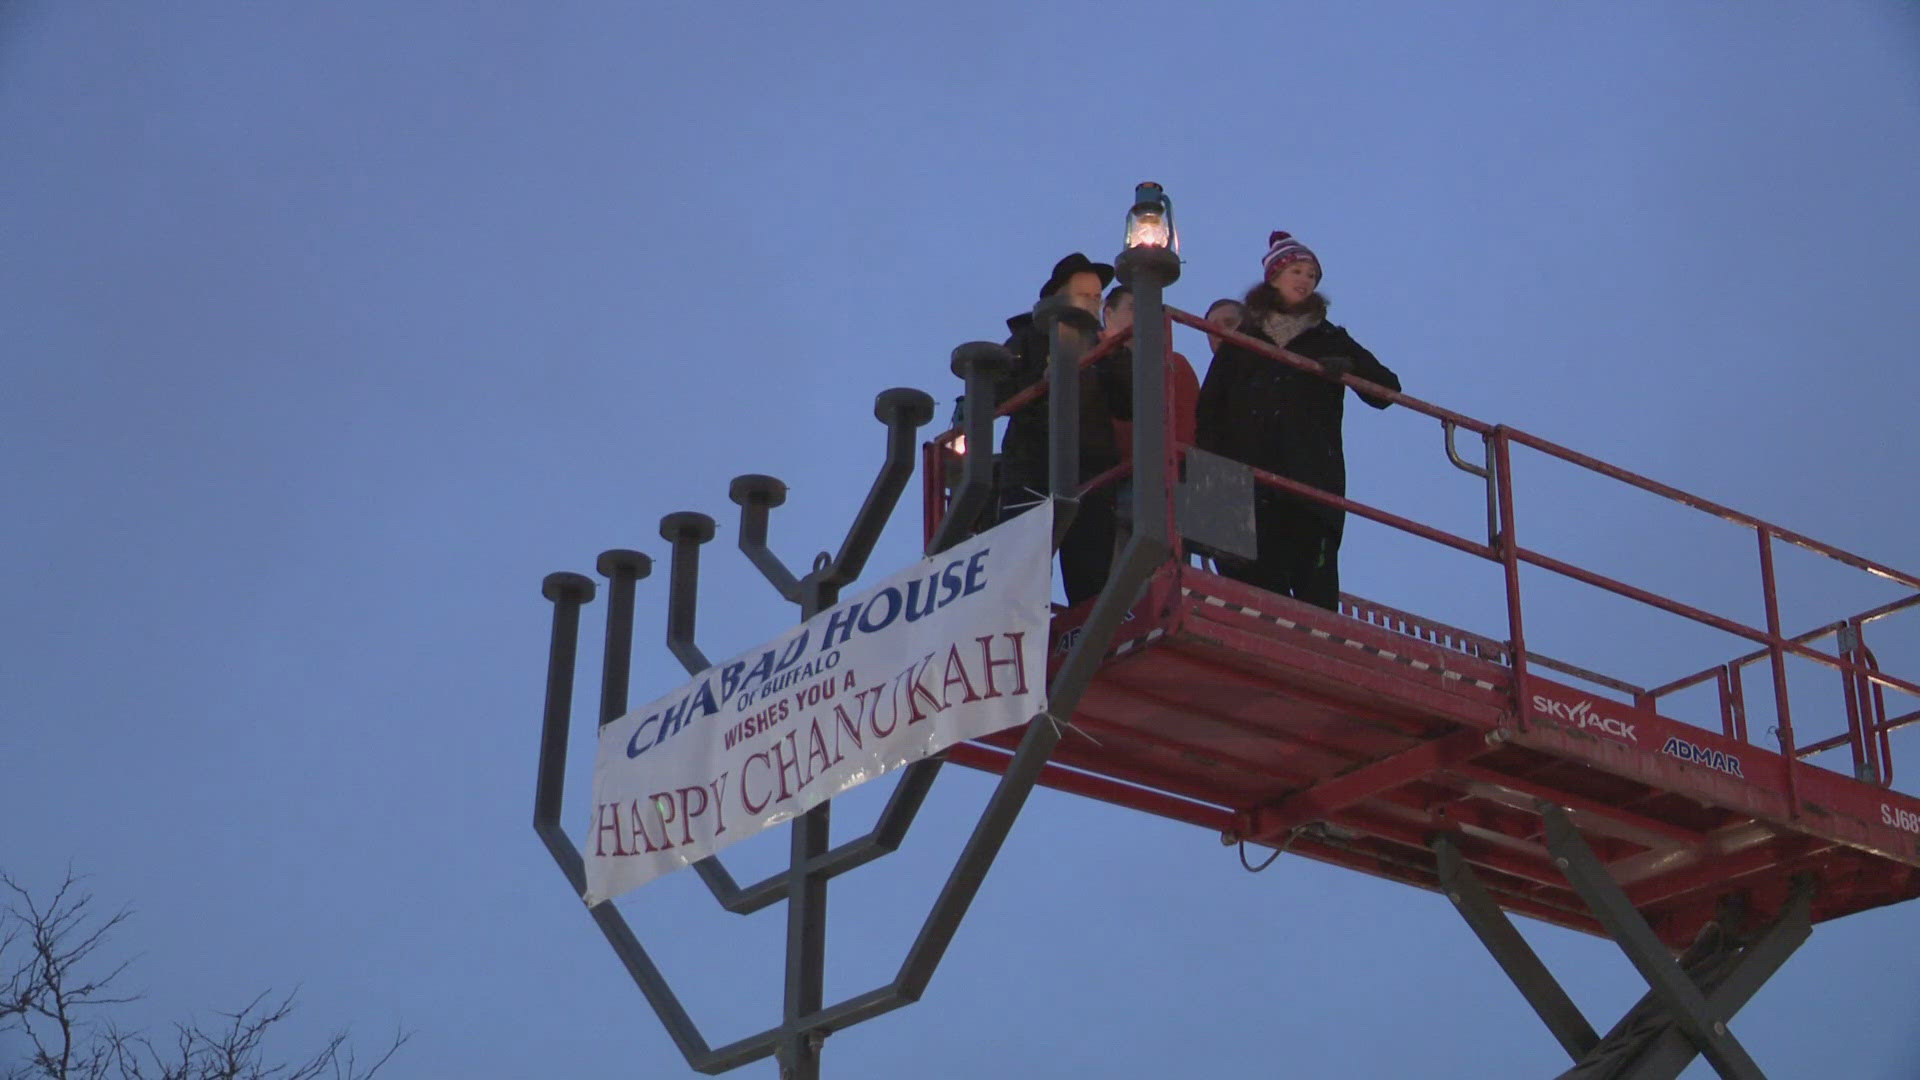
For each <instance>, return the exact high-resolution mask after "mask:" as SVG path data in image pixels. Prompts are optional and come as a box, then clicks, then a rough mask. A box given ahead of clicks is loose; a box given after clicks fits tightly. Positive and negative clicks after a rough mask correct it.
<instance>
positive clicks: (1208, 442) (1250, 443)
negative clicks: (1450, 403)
mask: <svg viewBox="0 0 1920 1080" xmlns="http://www.w3.org/2000/svg"><path fill="white" fill-rule="evenodd" d="M1262 264H1263V266H1264V268H1265V270H1266V274H1265V278H1264V280H1262V281H1261V283H1260V284H1258V285H1256V286H1254V287H1253V288H1252V289H1250V290H1248V292H1247V296H1246V313H1245V315H1244V316H1243V317H1242V321H1241V324H1240V327H1239V329H1240V332H1241V333H1243V334H1246V335H1248V336H1250V337H1254V338H1258V339H1260V340H1261V341H1265V342H1268V343H1269V344H1272V345H1277V346H1279V347H1280V348H1283V349H1285V350H1286V351H1288V352H1290V353H1293V354H1294V355H1296V356H1301V357H1305V358H1306V359H1308V360H1313V361H1316V362H1317V364H1318V366H1319V368H1318V371H1317V372H1308V371H1302V370H1300V369H1298V368H1294V367H1291V366H1289V365H1286V364H1282V363H1280V362H1279V361H1276V360H1270V359H1268V358H1267V357H1264V356H1261V355H1260V354H1258V353H1255V352H1253V351H1252V350H1250V349H1246V348H1243V347H1241V346H1239V345H1235V344H1233V343H1232V342H1223V343H1222V345H1221V348H1220V350H1219V353H1218V354H1217V355H1216V356H1215V357H1214V361H1213V364H1212V366H1210V367H1209V368H1208V369H1207V378H1206V382H1205V384H1204V385H1202V386H1201V388H1200V401H1199V407H1198V427H1199V431H1198V437H1197V442H1198V444H1199V445H1200V446H1201V447H1202V448H1204V449H1207V450H1211V451H1213V452H1214V453H1217V454H1222V455H1225V456H1227V457H1230V458H1233V459H1235V460H1238V461H1244V462H1246V463H1247V464H1249V465H1252V466H1254V467H1255V468H1258V469H1264V470H1266V471H1267V472H1271V473H1275V474H1277V475H1279V476H1284V477H1287V478H1288V479H1290V480H1298V481H1300V482H1301V483H1304V484H1309V485H1311V486H1313V487H1316V488H1319V489H1320V490H1322V491H1327V492H1331V493H1333V494H1335V495H1345V494H1346V493H1347V463H1346V455H1345V453H1344V451H1343V449H1342V447H1341V438H1340V427H1341V421H1342V417H1343V412H1344V406H1345V400H1346V385H1345V384H1344V377H1346V376H1352V377H1353V378H1355V379H1358V380H1363V381H1365V382H1368V383H1372V384H1373V385H1374V386H1379V387H1385V388H1386V389H1389V390H1395V391H1397V390H1399V389H1400V380H1399V379H1398V378H1397V377H1395V375H1394V374H1393V372H1391V371H1389V370H1387V368H1386V366H1385V365H1383V364H1381V363H1380V361H1378V360H1376V359H1374V356H1373V354H1372V353H1370V352H1368V351H1367V350H1365V349H1363V348H1361V347H1360V345H1359V343H1358V342H1356V341H1354V340H1353V336H1352V335H1351V334H1348V333H1347V332H1346V330H1344V329H1342V328H1341V327H1339V326H1336V325H1334V324H1333V323H1330V322H1328V321H1327V299H1326V297H1324V296H1322V295H1320V291H1319V289H1320V276H1321V270H1320V260H1319V259H1318V258H1317V257H1315V255H1314V254H1313V252H1312V251H1310V250H1308V249H1307V246H1306V245H1305V244H1302V243H1301V242H1300V241H1298V240H1296V239H1294V238H1293V237H1292V236H1291V235H1289V234H1287V233H1284V232H1275V233H1274V234H1273V235H1272V236H1271V237H1269V238H1268V241H1267V255H1266V258H1265V259H1263V260H1262ZM1355 393H1358V394H1359V395H1360V400H1362V401H1364V402H1366V403H1367V404H1369V405H1372V406H1373V407H1374V408H1376V409H1384V408H1386V407H1387V406H1388V405H1390V404H1392V402H1391V401H1390V400H1389V399H1387V398H1382V397H1378V396H1372V395H1369V394H1367V393H1364V392H1361V391H1360V390H1359V388H1358V387H1356V388H1355ZM1345 524H1346V512H1345V511H1342V510H1339V509H1337V508H1335V507H1331V506H1325V505H1322V504H1320V503H1315V502H1311V501H1309V500H1306V499H1302V498H1298V497H1296V496H1290V495H1285V494H1281V493H1280V492H1277V491H1275V490H1273V489H1272V488H1269V487H1266V486H1261V487H1260V488H1259V490H1258V492H1257V493H1256V495H1255V499H1254V526H1255V532H1256V536H1257V539H1258V543H1259V556H1258V557H1257V558H1256V559H1254V560H1251V561H1248V560H1242V559H1233V558H1227V559H1223V560H1221V561H1220V569H1221V572H1222V573H1224V574H1226V575H1227V576H1229V577H1232V578H1236V579H1238V580H1241V581H1245V582H1247V583H1248V584H1251V585H1257V586H1259V587H1261V588H1263V589H1267V590H1269V591H1271V592H1275V593H1279V594H1280V595H1282V596H1291V597H1294V598H1296V599H1299V600H1304V601H1306V602H1307V603H1310V604H1317V605H1319V606H1320V607H1323V608H1327V609H1329V610H1331V609H1334V608H1336V607H1337V605H1338V604H1339V600H1340V568H1339V552H1340V538H1341V534H1342V532H1343V531H1344V528H1345Z"/></svg>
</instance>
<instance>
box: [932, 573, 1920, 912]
mask: <svg viewBox="0 0 1920 1080" xmlns="http://www.w3.org/2000/svg"><path fill="white" fill-rule="evenodd" d="M1086 615H1087V611H1086V610H1085V607H1084V606H1083V607H1082V608H1075V609H1066V610H1062V611H1061V612H1060V613H1059V614H1058V615H1056V617H1055V620H1054V638H1053V648H1054V654H1055V656H1056V658H1057V657H1058V656H1059V655H1060V654H1062V653H1064V651H1065V647H1066V646H1067V645H1068V644H1069V643H1070V642H1071V640H1072V637H1073V635H1074V632H1075V628H1076V627H1077V626H1078V625H1079V623H1080V622H1081V621H1082V620H1084V618H1085V617H1086ZM1514 678H1515V673H1514V672H1513V670H1512V669H1511V667H1510V666H1509V665H1508V664H1507V663H1506V662H1505V656H1504V650H1503V648H1502V647H1501V646H1500V645H1498V644H1497V643H1493V642H1491V641H1489V640H1487V639H1484V638H1478V637H1476V636H1475V635H1472V634H1470V633H1468V632H1465V631H1461V630H1457V629H1453V628H1449V627H1443V626H1439V625H1437V624H1434V623H1431V622H1424V621H1415V620H1412V619H1411V618H1409V617H1408V616H1406V615H1404V614H1403V613H1399V612H1392V611H1388V610H1387V609H1383V608H1380V607H1378V606H1377V605H1372V604H1368V603H1367V602H1365V601H1361V600H1358V599H1357V598H1351V597H1349V598H1346V599H1345V601H1344V602H1343V604H1342V611H1341V612H1339V613H1335V612H1331V611H1326V610H1322V609H1320V608H1316V607H1312V606H1309V605H1306V604H1302V603H1300V602H1298V601H1295V600H1291V599H1288V598H1284V597H1278V596H1275V595H1273V594H1271V593H1267V592H1264V591H1262V590H1258V589H1254V588H1251V587H1249V586H1247V585H1244V584H1241V583H1239V582H1236V581H1232V580H1229V579H1227V578H1223V577H1220V576H1218V575H1216V574H1212V573H1208V572H1206V571H1203V570H1199V569H1195V568H1193V567H1191V566H1185V565H1179V564H1169V565H1168V566H1166V567H1165V568H1163V569H1162V570H1161V571H1160V572H1159V573H1158V574H1156V576H1155V577H1154V578H1153V579H1152V581H1151V583H1150V584H1149V585H1148V587H1147V590H1146V592H1145V593H1144V595H1143V596H1142V597H1141V599H1140V601H1139V602H1138V603H1136V604H1135V605H1134V608H1133V612H1132V618H1131V619H1130V620H1129V621H1127V622H1126V623H1124V624H1123V625H1122V628H1121V630H1120V632H1119V634H1118V635H1117V637H1116V639H1115V642H1114V645H1113V647H1112V648H1111V650H1110V651H1109V654H1108V658H1107V659H1106V661H1105V663H1104V665H1103V667H1102V668H1101V670H1100V672H1099V674H1098V675H1097V677H1096V678H1095V679H1094V680H1093V682H1092V684H1091V685H1090V686H1089V688H1088V690H1087V692H1086V694H1085V696H1084V697H1083V698H1082V699H1081V701H1080V705H1079V708H1078V710H1077V711H1076V712H1075V714H1074V715H1073V717H1072V718H1071V722H1070V723H1071V727H1072V730H1069V731H1068V732H1067V734H1066V737H1065V739H1064V740H1063V741H1062V742H1061V743H1060V744H1059V746H1058V748H1057V749H1056V750H1055V751H1054V754H1053V759H1052V763H1051V764H1050V765H1049V766H1048V768H1047V769H1046V770H1045V771H1044V772H1043V774H1042V776H1041V779H1040V782H1041V783H1042V784H1046V785H1048V786H1051V787H1055V788H1059V789H1063V790H1066V791H1071V792H1074V793H1077V794H1081V795H1087V796H1091V797H1094V798H1098V799H1102V800H1105V801H1108V802H1112V803H1115V804H1118V805H1121V806H1127V807H1131V808H1134V809H1139V810H1145V811H1148V812H1152V813H1156V814H1160V815H1163V816H1166V817H1169V818H1173V819H1176V820H1180V821H1185V822H1189V823H1191V824H1194V825H1199V826H1202V827H1204V828H1208V829H1212V830H1215V831H1217V832H1219V833H1220V835H1221V836H1222V838H1223V839H1224V840H1227V841H1229V842H1233V841H1244V842H1247V843H1250V844H1259V845H1266V846H1268V847H1274V848H1280V847H1284V848H1285V849H1286V850H1288V851H1290V852H1292V853H1294V854H1298V855H1303V856H1306V857H1309V858H1314V859H1319V860H1322V861H1324V862H1329V863H1334V864H1336V865H1340V866H1345V867H1349V868H1351V869H1354V870H1359V871H1363V872H1365V873H1369V874H1373V875H1376V876H1380V877H1384V878H1388V879H1391V880H1394V881H1400V882H1405V883H1408V884H1412V885H1418V886H1421V887H1423V888H1427V889H1434V890H1437V891H1443V892H1446V891H1449V890H1448V889H1447V888H1446V887H1445V886H1444V885H1443V881H1442V873H1443V869H1444V867H1443V855H1442V854H1441V850H1442V848H1444V847H1448V846H1451V847H1452V849H1453V850H1455V851H1457V852H1458V856H1459V857H1460V858H1461V859H1463V860H1464V862H1465V863H1466V864H1467V865H1468V866H1469V867H1471V869H1472V871H1473V872H1474V873H1475V874H1477V876H1478V877H1479V879H1480V880H1481V881H1482V882H1484V884H1485V887H1486V890H1487V892H1488V893H1489V894H1490V895H1491V897H1492V898H1493V899H1494V901H1495V902H1496V903H1497V904H1498V905H1499V906H1500V907H1502V908H1505V909H1506V910H1508V911H1511V912H1516V913H1520V914H1524V915H1530V916H1533V917H1535V918H1538V919H1542V920H1545V921H1547V922H1550V923H1555V924H1558V925H1561V926H1565V927H1569V928H1572V929H1576V930H1581V931H1585V932H1589V933H1595V934H1602V935H1607V936H1611V935H1609V933H1608V930H1607V929H1606V928H1605V927H1604V926H1603V925H1602V923H1601V921H1600V920H1599V919H1597V918H1596V916H1595V913H1594V912H1593V911H1592V909H1591V906H1590V905H1589V904H1588V903H1586V902H1584V901H1583V900H1582V897H1581V896H1580V895H1579V894H1578V892H1577V891H1576V890H1575V889H1574V888H1573V887H1572V886H1571V885H1570V883H1569V881H1568V877H1567V875H1566V873H1565V872H1564V870H1563V869H1562V867H1560V866H1557V865H1556V862H1555V860H1556V855H1555V854H1554V852H1553V851H1551V850H1550V849H1549V846H1548V837H1547V827H1548V823H1547V820H1546V817H1545V816H1544V815H1543V810H1545V809H1546V808H1550V807H1558V808H1561V809H1562V810H1563V811H1564V812H1565V814H1566V816H1567V819H1568V820H1570V821H1571V823H1572V824H1573V825H1574V826H1575V827H1576V828H1577V830H1578V831H1579V832H1580V833H1581V834H1582V835H1583V836H1584V838H1585V839H1586V841H1587V843H1588V844H1589V845H1591V847H1592V849H1593V852H1594V854H1595V856H1596V857H1597V859H1598V860H1599V862H1601V863H1602V864H1604V865H1605V867H1606V870H1607V871H1608V873H1609V874H1610V875H1611V877H1612V878H1613V880H1614V881H1615V882H1616V883H1617V884H1618V885H1619V886H1620V887H1621V888H1622V890H1624V892H1625V894H1626V896H1627V898H1628V899H1629V900H1630V901H1631V902H1632V904H1633V905H1634V907H1636V908H1637V909H1638V910H1639V911H1640V913H1641V915H1642V916H1643V917H1644V918H1645V919H1646V920H1647V923H1648V924H1649V926H1650V927H1651V928H1652V929H1653V931H1654V932H1655V933H1656V934H1657V935H1658V936H1659V937H1660V939H1661V940H1662V941H1663V942H1664V943H1665V944H1666V945H1668V946H1669V947H1670V948H1675V949H1679V948H1682V947H1684V946H1686V945H1688V944H1689V943H1690V942H1692V941H1694V940H1695V938H1696V936H1697V935H1698V934H1699V932H1700V931H1701V930H1702V929H1703V927H1705V926H1706V925H1707V924H1708V923H1709V922H1712V921H1713V920H1715V918H1716V917H1717V916H1718V915H1719V914H1720V913H1722V911H1723V908H1724V904H1725V902H1726V901H1727V899H1728V898H1729V897H1733V896H1738V897H1739V898H1740V899H1741V900H1742V901H1743V903H1744V906H1745V909H1746V910H1748V911H1751V912H1754V913H1756V917H1757V916H1758V914H1759V913H1771V912H1778V911H1780V910H1781V909H1782V907H1783V906H1784V905H1785V904H1786V903H1787V900H1788V898H1789V896H1790V894H1791V893H1792V892H1793V890H1794V888H1795V884H1796V881H1797V880H1806V878H1807V876H1808V875H1811V878H1812V880H1813V881H1815V882H1817V889H1816V890H1815V891H1814V893H1813V899H1812V906H1811V920H1812V921H1816V922H1817V921H1820V920H1823V919H1830V918H1834V917H1837V916H1840V915H1846V914H1850V913H1852V912H1855V911H1861V910H1864V909H1867V908H1872V907H1878V906H1881V905H1884V904H1891V903H1895V902H1898V901H1901V900H1908V899H1913V898H1914V897H1916V896H1920V800H1916V799H1914V798H1912V797H1910V796H1907V795H1902V794H1899V793H1897V792H1894V791H1891V790H1888V789H1886V788H1884V787H1881V786H1879V785H1876V784H1872V783H1868V782H1864V781H1861V780H1856V779H1854V778H1852V777H1850V776H1845V775H1842V774H1840V773H1836V772H1833V771H1831V770H1829V769H1825V768H1822V767H1820V766H1819V765H1817V764H1813V763H1809V762H1806V761H1796V762H1794V763H1793V765H1792V774H1793V775H1792V780H1791V783H1790V782H1789V779H1788V759H1787V758H1785V757H1783V756H1782V755H1780V754H1778V753H1775V752H1770V751H1768V750H1765V749H1762V748H1759V747H1756V746H1753V745H1750V744H1747V743H1743V742H1740V741H1738V740H1736V739H1732V738H1729V737H1727V736H1726V735H1724V734H1722V733H1721V732H1715V731H1708V730H1704V729H1702V728H1700V727H1697V726H1694V725H1691V724H1686V723H1682V722H1680V721H1677V720H1673V719H1670V718H1668V717H1664V716H1661V715H1659V714H1658V713H1656V712H1654V711H1652V710H1651V709H1648V708H1645V707H1639V706H1636V705H1634V704H1632V703H1626V702H1620V701H1616V700H1613V699H1611V698H1608V697H1602V696H1597V695H1595V694H1594V693H1592V692H1589V691H1585V690H1580V689H1576V688H1574V687H1572V686H1569V685H1565V684H1563V683H1559V682H1554V681H1550V680H1547V679H1544V678H1541V677H1540V676H1539V675H1538V674H1537V673H1536V672H1535V671H1534V670H1529V671H1528V672H1527V673H1526V674H1525V675H1524V676H1523V678H1524V679H1525V684H1526V685H1525V687H1524V694H1516V692H1515V688H1514ZM1521 703H1524V706H1525V707H1524V708H1520V707H1518V706H1519V705H1520V704H1521ZM1035 722H1036V723H1049V722H1052V721H1050V720H1047V719H1041V720H1038V721H1035ZM1019 737H1020V732H1019V730H1018V729H1016V730H1014V731H1010V732H1005V733H1002V734H1001V735H1000V736H997V737H994V738H991V739H988V740H984V741H982V742H980V743H974V744H968V745H965V746H962V747H958V748H955V750H954V751H953V752H952V759H953V760H954V761H956V762H957V763H960V764H965V765H970V766H973V767H976V768H982V769H987V770H989V771H999V770H1000V769H1002V768H1004V766H1005V763H1006V762H1007V761H1008V760H1009V754H1010V751H1011V750H1012V748H1013V747H1014V746H1015V745H1017V743H1018V740H1019Z"/></svg>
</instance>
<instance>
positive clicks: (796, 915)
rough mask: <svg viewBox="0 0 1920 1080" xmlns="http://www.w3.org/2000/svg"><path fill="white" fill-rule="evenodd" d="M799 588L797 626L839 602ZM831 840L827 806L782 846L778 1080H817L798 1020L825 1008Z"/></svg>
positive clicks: (820, 588)
mask: <svg viewBox="0 0 1920 1080" xmlns="http://www.w3.org/2000/svg"><path fill="white" fill-rule="evenodd" d="M827 569H829V568H826V567H823V568H822V569H821V571H816V572H815V573H814V574H810V575H808V579H807V580H804V581H802V582H801V583H800V586H801V595H802V596H803V597H804V599H803V600H802V602H801V605H800V618H801V621H803V622H804V621H806V620H807V619H811V618H813V617H814V616H815V615H818V614H819V613H820V612H821V611H823V610H825V609H827V608H829V607H832V606H833V605H834V604H836V603H838V602H839V600H840V588H839V586H837V585H829V584H827V582H826V580H825V571H826V570H827ZM832 839H833V803H831V802H823V803H821V804H820V805H819V806H816V807H814V808H813V809H811V810H809V811H807V812H806V813H804V814H801V815H800V816H799V817H797V818H794V819H793V824H792V825H791V826H789V834H788V845H787V873H786V878H787V972H786V980H785V982H786V985H785V991H784V993H783V994H782V996H781V1011H780V1019H781V1023H780V1026H781V1032H780V1049H779V1051H778V1054H779V1058H780V1078H781V1080H820V1044H821V1042H822V1041H824V1039H825V1035H824V1034H822V1033H821V1032H818V1031H808V1030H806V1029H805V1028H804V1027H803V1026H802V1021H804V1020H805V1019H806V1018H807V1017H809V1016H812V1015H813V1014H814V1013H817V1012H819V1011H820V1007H821V1006H822V1005H823V1004H825V996H826V991H825V986H826V975H827V878H828V876H827V875H826V874H822V873H819V872H817V871H816V870H814V869H813V867H814V865H815V864H816V863H817V862H818V861H819V860H821V858H822V857H823V856H825V855H826V854H827V848H828V847H829V846H830V845H831V843H832Z"/></svg>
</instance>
